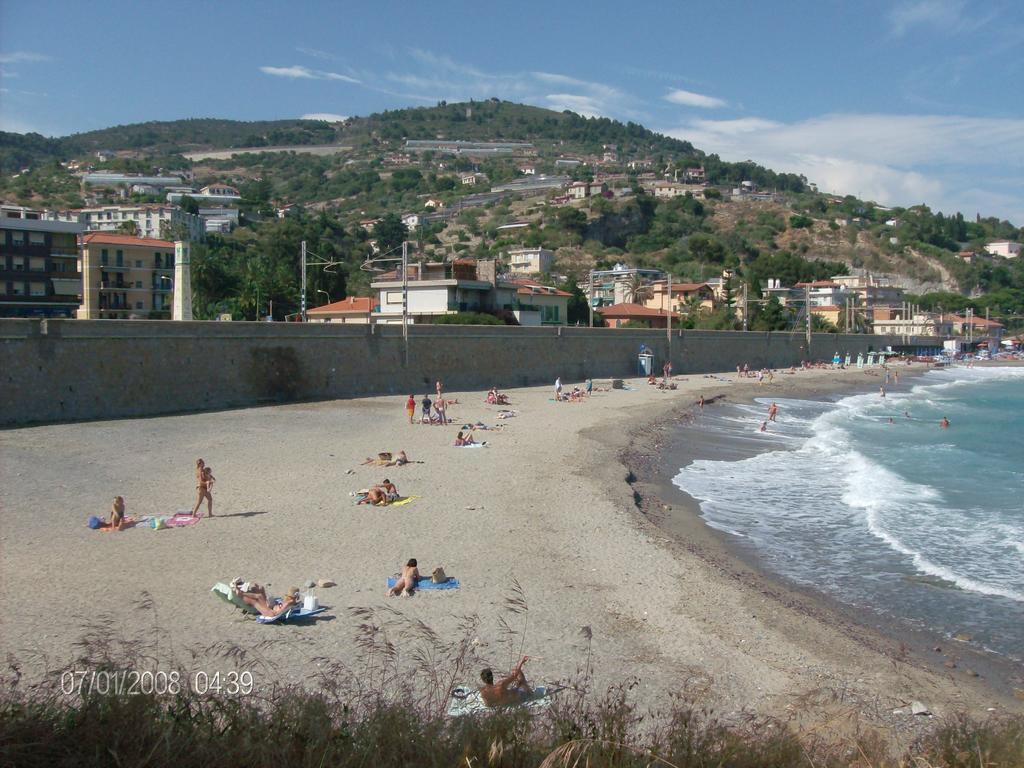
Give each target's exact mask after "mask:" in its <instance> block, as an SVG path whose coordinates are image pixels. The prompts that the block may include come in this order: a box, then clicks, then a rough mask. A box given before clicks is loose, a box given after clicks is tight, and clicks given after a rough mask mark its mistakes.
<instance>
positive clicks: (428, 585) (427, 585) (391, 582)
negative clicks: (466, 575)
mask: <svg viewBox="0 0 1024 768" xmlns="http://www.w3.org/2000/svg"><path fill="white" fill-rule="evenodd" d="M397 583H398V579H397V578H396V577H395V576H388V589H390V588H391V587H393V586H395V584H397ZM458 588H459V580H458V579H453V578H451V577H450V576H449V577H448V581H442V582H441V583H440V584H436V583H434V582H433V581H431V579H430V577H429V576H420V577H419V578H418V579H417V580H416V589H458Z"/></svg>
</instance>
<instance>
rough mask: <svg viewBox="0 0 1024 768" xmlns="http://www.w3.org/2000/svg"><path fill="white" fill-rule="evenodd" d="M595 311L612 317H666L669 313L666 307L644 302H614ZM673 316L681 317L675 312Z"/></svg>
mask: <svg viewBox="0 0 1024 768" xmlns="http://www.w3.org/2000/svg"><path fill="white" fill-rule="evenodd" d="M594 311H595V312H597V313H599V314H601V315H604V316H605V317H610V318H612V319H628V318H632V317H638V318H644V317H665V316H666V315H667V314H668V313H667V312H666V311H665V310H664V309H652V308H651V307H645V306H644V305H643V304H612V305H611V306H610V307H601V308H599V309H595V310H594ZM672 317H679V315H678V314H676V313H675V312H673V313H672Z"/></svg>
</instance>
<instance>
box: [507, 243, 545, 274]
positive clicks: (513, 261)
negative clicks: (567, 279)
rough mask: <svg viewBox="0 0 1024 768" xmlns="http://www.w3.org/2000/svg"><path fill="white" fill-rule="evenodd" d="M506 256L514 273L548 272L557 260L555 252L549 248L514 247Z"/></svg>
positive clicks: (510, 270)
mask: <svg viewBox="0 0 1024 768" xmlns="http://www.w3.org/2000/svg"><path fill="white" fill-rule="evenodd" d="M505 256H506V263H507V264H508V271H509V272H511V273H512V274H513V275H543V274H547V273H548V272H550V271H551V265H552V264H554V261H555V252H554V251H549V250H548V249H547V248H512V249H510V250H509V251H508V252H507V253H506V255H505Z"/></svg>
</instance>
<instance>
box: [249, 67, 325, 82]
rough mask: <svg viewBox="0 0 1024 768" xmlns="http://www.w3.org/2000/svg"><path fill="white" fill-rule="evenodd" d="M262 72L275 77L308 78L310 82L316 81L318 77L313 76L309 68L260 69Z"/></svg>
mask: <svg viewBox="0 0 1024 768" xmlns="http://www.w3.org/2000/svg"><path fill="white" fill-rule="evenodd" d="M260 72H263V73H264V74H266V75H273V76H274V77H291V78H308V79H309V80H315V79H316V75H314V74H313V70H311V69H308V68H307V67H300V66H299V65H297V64H296V65H295V66H294V67H260Z"/></svg>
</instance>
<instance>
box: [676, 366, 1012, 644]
mask: <svg viewBox="0 0 1024 768" xmlns="http://www.w3.org/2000/svg"><path fill="white" fill-rule="evenodd" d="M876 370H878V369H876ZM878 373H879V376H878V379H877V381H878V384H879V385H882V383H883V378H882V377H883V376H884V373H883V372H882V371H881V370H878ZM770 402H771V401H770V400H769V399H766V398H761V399H759V400H758V401H757V402H756V403H754V404H752V405H745V406H737V407H729V408H721V409H706V410H705V414H704V416H703V417H702V426H703V428H704V429H713V430H716V431H719V432H725V433H727V434H729V435H731V436H732V439H733V440H734V441H736V440H738V441H742V442H745V443H748V444H749V445H750V446H751V447H753V448H754V449H755V451H760V452H756V453H755V455H753V456H750V457H748V458H742V459H740V460H738V461H710V460H697V461H694V462H693V463H692V464H690V465H689V466H686V467H684V468H682V469H681V470H680V472H679V474H678V475H676V477H675V478H674V482H675V484H676V485H677V486H678V487H680V488H681V489H683V490H685V491H686V492H687V493H689V494H690V495H691V496H693V497H694V498H696V499H697V500H698V501H699V502H700V507H701V514H702V516H703V517H704V518H705V520H706V521H707V522H708V523H709V524H710V525H712V526H713V527H715V528H718V529H721V530H723V531H726V532H728V533H730V534H732V535H734V536H735V537H737V541H738V542H739V543H740V544H741V546H743V547H744V548H746V549H748V550H749V551H750V552H751V553H753V554H754V555H755V556H756V557H757V558H758V559H760V560H761V561H762V562H763V563H764V565H765V566H766V567H768V568H769V569H771V570H775V571H776V572H778V573H780V574H782V575H784V576H786V577H787V578H790V579H792V580H793V581H795V582H797V583H799V584H802V585H806V586H810V587H813V588H816V589H820V590H823V591H825V592H827V593H829V594H831V595H832V596H834V597H835V598H837V599H838V600H840V601H842V602H847V603H850V604H853V605H856V606H858V607H861V608H865V609H867V610H868V611H870V612H873V613H875V614H877V615H880V616H881V617H885V618H887V619H888V620H890V621H899V622H903V621H905V622H909V623H911V624H912V625H914V626H915V627H918V628H925V629H929V630H933V631H937V632H939V633H943V634H945V635H947V636H959V638H960V639H966V638H967V637H969V638H970V642H972V643H976V644H978V645H979V646H980V647H983V648H985V649H988V650H991V651H994V652H996V653H999V654H1002V655H1006V656H1008V657H1010V658H1013V659H1015V660H1017V661H1020V660H1021V659H1022V657H1024V368H1010V367H1006V368H997V367H986V368H966V367H958V368H951V369H945V370H940V371H930V372H928V373H927V374H925V375H923V376H920V377H916V378H913V379H909V380H904V381H902V382H901V383H900V384H899V385H896V384H895V381H892V382H891V383H890V386H889V387H888V388H887V391H886V396H885V397H882V396H881V394H880V392H878V391H874V392H871V393H869V394H862V395H855V396H851V397H845V398H843V399H841V400H839V401H838V402H817V401H809V400H785V399H779V400H777V401H776V402H777V403H778V406H779V415H778V418H777V421H776V422H769V425H768V431H766V432H761V431H760V426H761V423H762V422H763V421H764V420H765V419H766V412H767V407H768V405H769V404H770ZM943 417H946V418H948V419H949V421H950V427H949V428H947V429H943V428H941V427H940V421H941V420H942V418H943ZM698 434H699V433H698ZM747 453H748V454H749V453H750V452H749V451H748V452H747Z"/></svg>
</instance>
